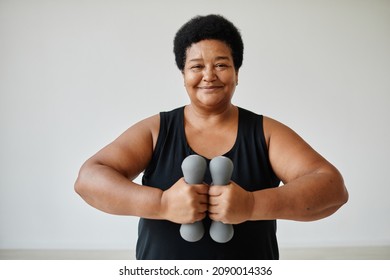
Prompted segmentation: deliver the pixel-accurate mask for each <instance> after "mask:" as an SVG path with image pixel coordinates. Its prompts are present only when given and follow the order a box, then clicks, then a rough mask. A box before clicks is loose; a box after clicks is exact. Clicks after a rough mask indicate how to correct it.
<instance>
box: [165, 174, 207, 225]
mask: <svg viewBox="0 0 390 280" xmlns="http://www.w3.org/2000/svg"><path fill="white" fill-rule="evenodd" d="M208 190H209V186H208V185H206V184H196V185H188V184H187V183H186V182H185V181H184V178H181V179H179V180H178V181H177V182H176V183H175V184H174V185H173V186H172V187H170V188H169V189H168V190H166V191H164V192H163V194H162V196H161V212H162V215H163V217H164V219H166V220H169V221H172V222H175V223H178V224H190V223H194V222H196V221H200V220H203V219H204V218H205V216H206V212H207V208H208Z"/></svg>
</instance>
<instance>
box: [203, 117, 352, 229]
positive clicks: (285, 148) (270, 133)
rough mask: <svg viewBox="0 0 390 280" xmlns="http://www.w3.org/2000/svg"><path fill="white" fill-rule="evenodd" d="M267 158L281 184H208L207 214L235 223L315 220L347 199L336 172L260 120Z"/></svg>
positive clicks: (284, 131) (279, 127) (297, 140)
mask: <svg viewBox="0 0 390 280" xmlns="http://www.w3.org/2000/svg"><path fill="white" fill-rule="evenodd" d="M264 134H265V138H266V141H267V145H268V152H269V159H270V163H271V165H272V168H273V170H274V172H275V174H276V175H277V176H278V178H280V179H281V180H282V182H283V184H284V185H282V186H280V187H277V188H269V189H263V190H259V191H254V192H249V191H246V190H245V189H243V188H242V187H240V186H239V185H237V184H236V183H235V182H230V184H229V185H226V186H211V187H210V190H209V215H210V218H211V219H213V220H216V221H221V222H224V223H229V224H239V223H242V222H244V221H248V220H252V221H257V220H275V219H287V220H296V221H314V220H319V219H322V218H325V217H327V216H329V215H332V214H333V213H334V212H336V211H337V210H338V209H339V208H340V207H341V206H342V205H343V204H345V203H346V202H347V200H348V192H347V189H346V188H345V186H344V180H343V178H342V176H341V174H340V172H339V171H338V170H337V169H336V168H335V167H334V166H333V165H332V164H330V163H329V162H328V161H327V160H325V159H324V158H323V157H322V156H321V155H320V154H318V153H317V152H316V151H315V150H314V149H313V148H311V147H310V146H309V145H308V144H307V143H306V142H305V141H304V140H303V139H302V138H301V137H299V136H298V135H297V134H296V133H295V132H294V131H293V130H291V129H290V128H288V127H287V126H285V125H283V124H281V123H279V122H277V121H275V120H273V119H270V118H266V117H264Z"/></svg>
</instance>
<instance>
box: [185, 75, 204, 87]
mask: <svg viewBox="0 0 390 280" xmlns="http://www.w3.org/2000/svg"><path fill="white" fill-rule="evenodd" d="M183 79H184V85H186V86H194V85H197V84H198V83H199V82H200V78H199V76H198V75H188V74H185V75H183Z"/></svg>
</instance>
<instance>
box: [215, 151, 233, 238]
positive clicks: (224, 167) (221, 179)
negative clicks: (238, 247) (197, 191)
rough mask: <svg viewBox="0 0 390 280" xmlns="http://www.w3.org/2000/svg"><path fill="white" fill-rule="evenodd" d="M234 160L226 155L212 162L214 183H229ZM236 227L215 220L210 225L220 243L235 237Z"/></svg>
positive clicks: (221, 184)
mask: <svg viewBox="0 0 390 280" xmlns="http://www.w3.org/2000/svg"><path fill="white" fill-rule="evenodd" d="M233 168H234V166H233V162H232V161H231V160H230V159H229V158H227V157H224V156H218V157H215V158H213V159H212V160H211V162H210V173H211V178H212V180H213V185H218V186H224V185H227V184H229V182H230V179H231V176H232V173H233ZM233 235H234V228H233V226H232V225H230V224H224V223H222V222H216V221H213V222H212V223H211V227H210V236H211V238H212V239H213V240H214V241H215V242H218V243H226V242H228V241H229V240H230V239H232V238H233Z"/></svg>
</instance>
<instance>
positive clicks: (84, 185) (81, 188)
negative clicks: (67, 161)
mask: <svg viewBox="0 0 390 280" xmlns="http://www.w3.org/2000/svg"><path fill="white" fill-rule="evenodd" d="M85 173H86V170H85V168H84V167H81V169H80V172H79V174H78V177H77V179H76V181H75V183H74V186H73V188H74V191H75V192H76V193H77V194H78V195H79V196H81V198H83V199H84V200H86V198H87V197H88V193H89V188H88V182H87V180H86V178H87V177H88V176H86V175H85Z"/></svg>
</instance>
